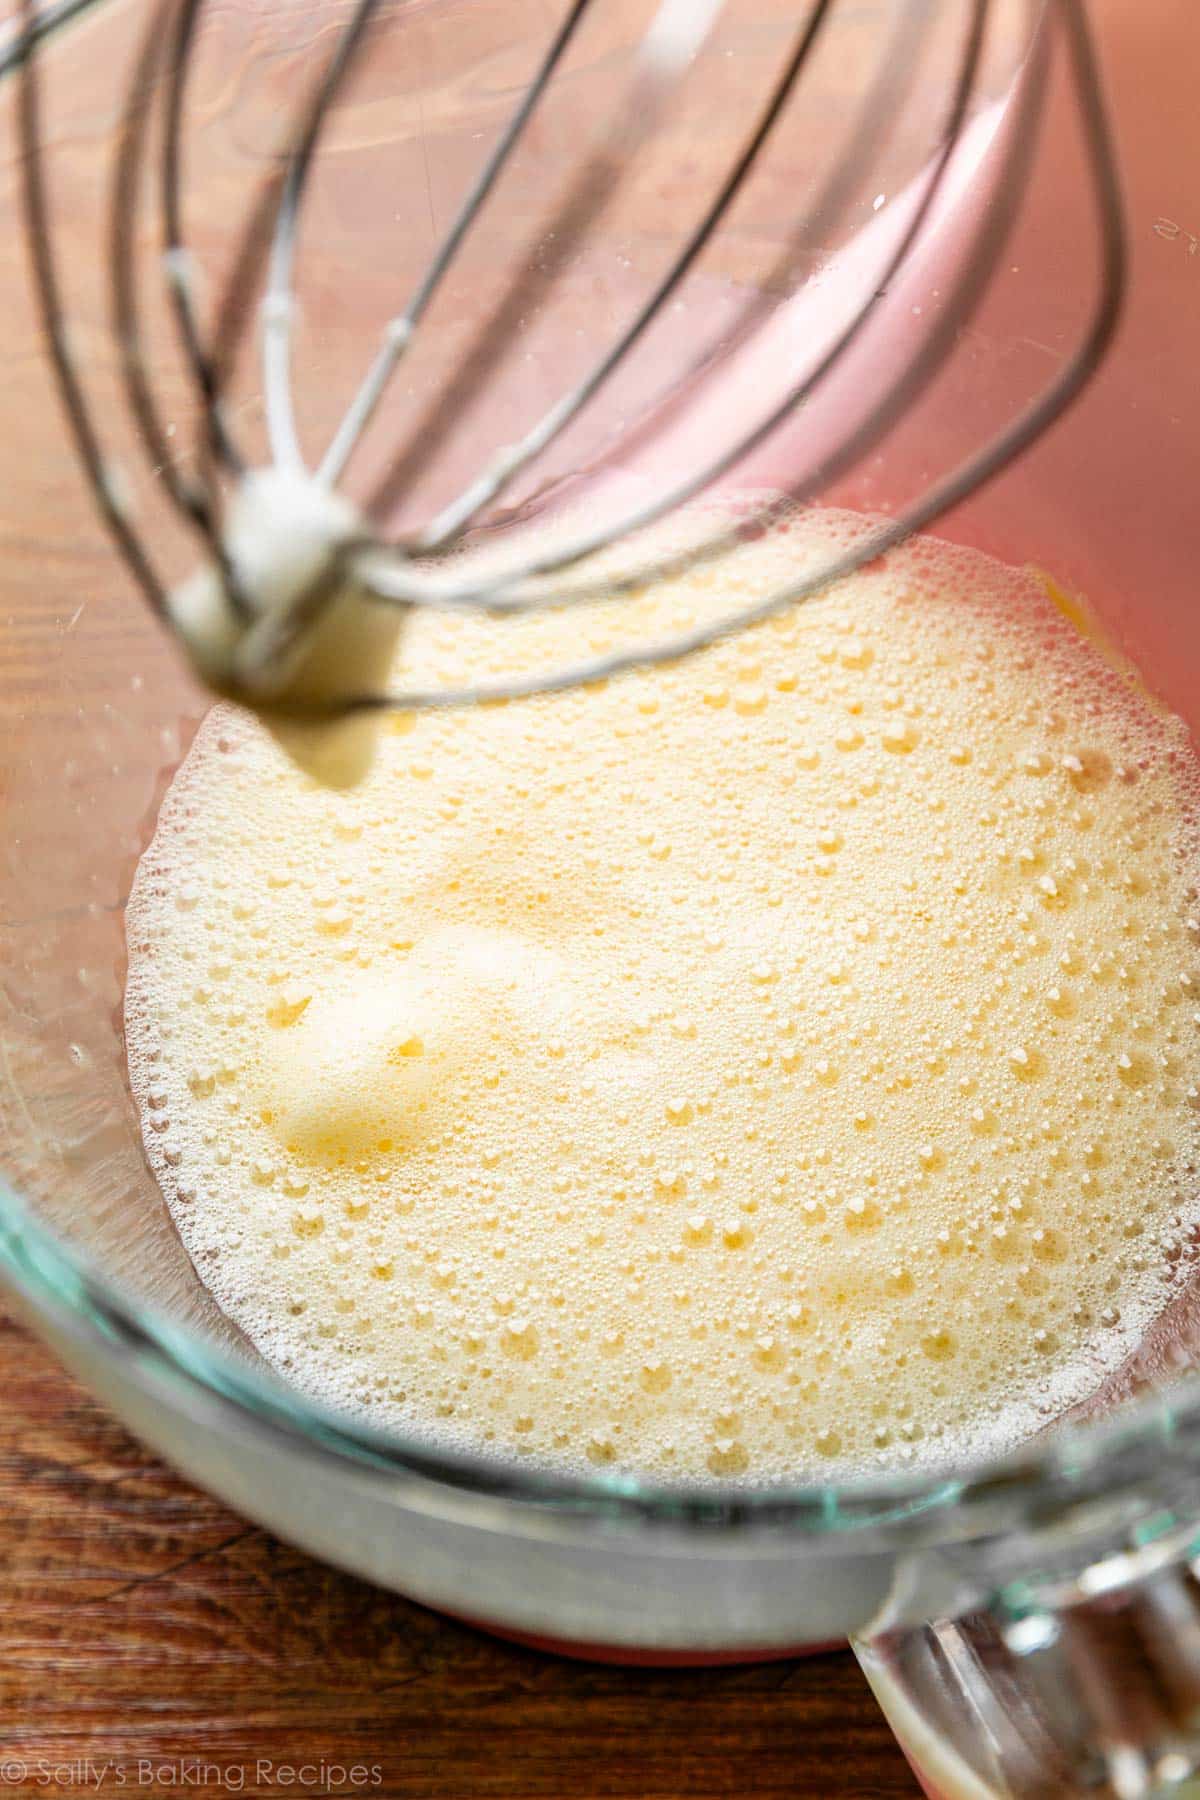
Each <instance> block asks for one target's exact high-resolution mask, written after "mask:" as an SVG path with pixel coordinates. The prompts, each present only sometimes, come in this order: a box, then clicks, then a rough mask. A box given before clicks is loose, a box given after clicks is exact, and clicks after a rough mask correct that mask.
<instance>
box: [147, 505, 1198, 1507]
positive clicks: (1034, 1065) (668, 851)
mask: <svg viewBox="0 0 1200 1800" xmlns="http://www.w3.org/2000/svg"><path fill="white" fill-rule="evenodd" d="M862 529H863V526H862V523H861V521H856V520H854V519H852V518H850V517H848V516H845V515H832V514H821V513H809V514H801V515H798V516H796V517H794V518H791V519H786V520H784V521H782V522H781V523H779V524H778V525H777V526H776V527H775V528H774V529H773V530H772V531H771V532H769V533H768V534H767V535H765V536H760V537H757V538H754V539H752V540H751V541H747V542H745V543H744V544H742V545H741V546H740V547H739V548H738V550H737V552H736V554H735V555H733V556H732V557H730V558H728V559H726V560H725V561H724V562H723V563H722V564H720V565H719V566H714V567H708V568H701V569H698V570H696V571H694V572H693V573H692V574H691V575H690V576H686V577H682V578H680V579H679V580H678V581H676V582H675V583H673V584H672V585H670V586H669V587H667V588H657V589H655V590H653V591H651V592H649V593H647V594H645V595H643V596H642V597H641V598H640V599H636V600H635V601H634V602H633V606H634V619H633V623H634V626H635V627H637V628H641V627H642V626H644V627H645V629H646V630H647V632H648V633H651V634H652V633H654V632H657V631H658V630H659V629H660V628H661V627H663V626H675V625H678V624H682V623H687V622H689V621H694V620H695V619H696V618H697V617H703V616H705V614H706V611H708V610H711V609H712V608H714V607H718V606H719V607H722V608H725V607H728V606H729V605H730V604H731V603H733V604H739V603H741V602H744V601H745V600H747V599H750V598H753V597H754V596H757V595H760V594H765V593H767V592H769V591H771V590H772V589H773V588H774V587H776V586H777V585H779V584H780V583H781V582H784V581H787V580H789V579H793V578H794V577H795V574H796V572H797V571H798V570H799V569H802V568H804V567H806V566H812V565H814V564H815V563H816V561H817V560H818V559H819V558H820V557H822V556H825V555H828V554H829V553H830V551H831V550H834V549H836V548H838V547H839V546H844V545H845V544H846V543H848V542H850V541H852V540H853V538H854V536H855V534H856V533H858V532H860V531H861V530H862ZM597 616H598V615H597ZM627 625H628V619H627V620H626V626H627ZM592 628H593V627H592V626H588V627H587V629H589V630H590V629H592ZM594 628H595V629H596V630H599V631H608V630H611V629H616V626H615V625H610V624H609V623H607V622H606V623H598V624H596V625H595V627H594ZM623 628H625V627H623ZM580 629H581V628H580V626H579V625H578V624H577V623H576V621H575V620H574V619H573V617H572V616H571V615H569V614H567V615H557V616H551V617H547V618H539V619H536V620H532V621H526V622H524V623H523V624H522V625H521V626H520V628H519V629H518V630H517V631H516V633H515V634H514V635H506V634H505V632H504V631H502V630H500V629H499V628H496V627H492V626H487V625H484V624H482V623H479V624H476V623H468V624H466V625H463V624H461V623H458V622H453V621H446V620H444V619H439V618H436V617H428V616H421V617H418V618H416V619H415V620H414V622H413V629H412V632H411V633H410V634H409V636H408V639H407V642H406V644H405V648H404V657H405V665H406V666H405V675H406V678H409V677H415V678H420V679H423V680H429V679H436V678H442V677H443V676H445V677H447V678H448V677H449V675H450V674H451V673H453V674H454V675H457V676H461V675H462V674H463V673H466V674H468V675H473V676H478V675H481V674H486V673H494V672H496V671H501V672H505V671H507V670H509V669H510V668H512V667H513V666H516V665H517V664H518V663H519V661H520V659H521V658H522V657H525V656H527V655H534V656H543V655H544V656H545V657H546V658H550V657H552V656H554V655H558V656H560V657H562V656H564V655H565V656H567V657H574V656H575V655H577V654H578V649H579V634H580ZM1198 801H1200V781H1198V778H1197V766H1196V763H1195V761H1194V758H1193V755H1192V752H1191V750H1190V748H1189V745H1188V743H1187V740H1186V737H1185V733H1184V731H1183V728H1182V726H1181V725H1180V724H1179V722H1178V721H1176V720H1174V719H1172V718H1169V717H1166V716H1164V715H1163V714H1162V713H1161V711H1160V710H1158V709H1157V708H1156V707H1155V706H1154V705H1153V704H1152V703H1151V702H1150V701H1149V699H1148V698H1147V697H1146V696H1145V695H1144V693H1143V692H1142V691H1141V690H1140V688H1139V687H1138V686H1137V685H1136V684H1135V683H1134V682H1133V681H1131V680H1130V679H1129V677H1128V676H1127V675H1126V674H1124V673H1122V672H1121V671H1120V670H1119V669H1117V668H1115V667H1114V666H1113V665H1112V663H1111V662H1110V661H1106V660H1105V659H1104V658H1103V657H1102V656H1101V655H1100V654H1099V653H1098V651H1097V650H1096V649H1095V648H1094V647H1093V646H1092V645H1091V644H1089V643H1088V642H1087V641H1086V640H1085V639H1084V638H1083V637H1082V636H1080V634H1079V633H1078V632H1077V630H1076V629H1075V628H1074V627H1073V626H1072V625H1071V624H1069V623H1068V622H1067V621H1066V619H1065V618H1064V617H1063V615H1062V613H1061V612H1060V611H1059V610H1058V609H1057V608H1056V607H1055V605H1054V604H1053V603H1052V601H1051V599H1050V598H1049V597H1048V593H1047V589H1046V586H1045V584H1044V583H1043V582H1041V581H1040V580H1039V579H1038V578H1036V577H1035V576H1034V575H1032V574H1030V573H1028V572H1019V571H1015V570H1012V569H1007V568H1003V567H1001V566H1000V565H998V564H997V563H995V562H992V561H989V560H987V559H985V558H983V557H981V556H978V555H976V554H974V553H971V552H967V551H965V550H960V549H955V548H952V547H950V546H948V545H943V544H939V543H937V542H935V541H932V540H928V539H926V540H918V541H915V542H913V543H911V544H910V545H908V546H907V547H906V548H905V549H903V550H902V551H900V552H897V553H894V554H893V555H892V556H891V557H890V558H889V559H888V561H887V562H886V564H884V565H882V566H880V565H876V566H873V567H872V568H871V569H870V570H868V571H867V572H865V573H862V574H859V575H858V576H856V577H854V578H852V579H851V580H849V581H846V582H844V583H843V584H841V585H840V586H839V587H838V588H837V589H836V590H835V591H834V592H832V593H829V594H827V595H825V596H823V597H821V598H820V599H818V600H815V601H813V602H811V603H810V604H808V605H807V606H804V607H801V608H798V609H796V610H795V611H793V612H791V613H788V614H786V615H785V616H783V617H781V618H779V619H776V620H775V621H773V622H772V623H770V624H768V625H766V626H763V627H761V628H759V629H756V630H754V631H753V632H749V633H746V634H744V635H742V636H740V637H738V638H736V639H734V640H731V641H729V642H727V643H724V644H721V645H719V646H717V647H716V648H714V649H713V650H711V651H708V652H705V653H704V654H702V655H700V656H697V657H696V658H694V659H692V660H689V661H687V662H684V663H681V664H679V665H678V666H676V667H672V668H667V669H664V670H661V671H658V672H656V673H652V674H644V675H637V676H634V677H632V678H629V679H626V680H622V681H619V682H613V683H610V684H608V685H607V686H603V687H598V688H592V689H588V690H586V691H583V692H574V693H567V694H563V695H559V696H555V697H548V698H543V699H539V700H536V701H533V702H529V703H522V704H519V705H508V706H501V707H489V708H485V709H483V710H478V711H474V712H468V713H463V714H448V715H445V716H434V715H427V716H421V717H415V718H414V717H400V718H396V719H394V720H392V721H391V723H390V725H389V727H388V729H387V730H386V732H385V735H384V738H383V742H382V745H381V748H380V753H379V757H378V761H377V764H376V767H375V768H374V770H373V771H372V773H371V774H370V776H369V777H368V779H367V780H366V781H365V782H364V783H363V784H362V785H361V787H359V788H357V789H356V790H354V791H353V792H350V793H346V794H331V793H329V792H325V791H322V790H320V789H319V788H318V787H317V786H316V785H315V784H314V783H312V782H309V781H306V780H305V779H304V777H303V776H301V775H299V774H298V773H297V772H296V771H295V770H294V769H293V768H292V767H290V766H289V765H288V763H287V762H286V760H285V759H284V757H283V756H282V754H281V753H280V752H279V750H278V749H277V747H276V746H275V745H274V744H273V743H272V742H271V740H270V739H269V738H268V736H267V735H266V734H265V732H263V731H262V730H261V729H259V728H258V727H256V726H255V725H254V724H253V723H252V722H249V721H247V720H246V719H245V718H244V717H242V716H240V715H238V714H236V713H234V711H233V710H232V709H230V708H227V707H218V708H217V710H216V711H215V712H214V713H213V714H212V715H211V716H210V718H209V719H208V721H207V722H206V724H205V725H204V727H203V728H202V730H201V732H200V733H199V735H198V737H197V739H196V742H195V745H194V747H193V749H192V751H191V754H190V756H189V757H188V760H187V762H186V763H185V764H184V766H183V768H182V769H181V770H180V772H179V774H178V776H177V778H176V780H175V782H174V784H173V786H172V788H171V790H170V792H169V793H168V795H167V798H166V801H165V804H164V806H163V809H162V813H161V816H160V819H159V824H158V830H157V833H156V835H155V838H154V841H153V843H152V845H151V846H150V848H149V850H148V851H147V853H146V855H145V857H144V859H143V861H142V864H141V867H140V869H139V872H138V877H137V881H136V884H135V890H134V894H133V898H132V901H131V904H130V908H129V914H128V935H129V983H128V992H127V1002H126V1032H127V1041H128V1045H129V1059H130V1070H131V1076H132V1082H133V1088H134V1093H135V1096H136V1099H137V1103H138V1106H139V1108H140V1111H141V1116H142V1121H143V1126H144V1134H145V1141H146V1145H147V1150H148V1154H149V1157H150V1160H151V1163H152V1166H153V1168H154V1171H155V1174H156V1176H157V1177H158V1179H159V1181H160V1183H161V1185H162V1188H163V1191H164V1193H165V1195H166V1197H167V1200H168V1202H169V1204H170V1207H171V1210H172V1213H173V1215H174V1217H175V1219H176V1221H177V1223H178V1226H179V1229H180V1232H181V1234H182V1236H183V1239H184V1242H185V1243H186V1245H187V1247H188V1249H189V1250H190V1251H191V1253H192V1255H193V1257H194V1258H195V1260H196V1263H197V1267H198V1269H199V1271H200V1274H201V1276H202V1277H203V1279H204V1280H205V1282H206V1283H207V1285H208V1286H209V1287H210V1289H211V1290H212V1292H213V1293H214V1295H215V1296H216V1298H217V1299H218V1300H219V1302H220V1303H221V1305H222V1306H223V1307H224V1308H225V1309H226V1311H227V1312H228V1313H229V1314H230V1316H231V1317H232V1318H233V1319H235V1320H236V1322H237V1323H238V1324H239V1325H240V1326H241V1327H242V1328H243V1329H244V1330H245V1331H246V1332H247V1333H248V1334H249V1335H250V1337H251V1338H252V1339H253V1340H254V1342H255V1343H256V1344H257V1345H258V1346H259V1348H260V1349H261V1351H262V1352H263V1354H264V1355H265V1356H266V1357H267V1358H268V1359H269V1360H270V1361H271V1362H272V1363H273V1364H274V1365H275V1366H276V1367H277V1368H278V1369H280V1371H281V1372H282V1373H283V1374H284V1375H285V1376H287V1377H288V1378H289V1379H290V1380H291V1381H293V1382H294V1383H296V1384H297V1385H298V1386H299V1387H301V1388H303V1389H304V1390H305V1391H307V1392H310V1393H312V1394H314V1395H317V1396H319V1397H320V1398H322V1399H324V1400H326V1401H329V1402H333V1403H335V1404H337V1405H340V1406H345V1407H348V1408H351V1409H353V1410H354V1411H356V1412H359V1413H361V1414H362V1415H363V1416H365V1417H368V1418H370V1419H372V1420H374V1421H375V1422H377V1423H379V1424H383V1425H387V1426H390V1427H394V1428H402V1429H406V1430H408V1431H411V1432H415V1433H417V1434H418V1435H421V1436H423V1437H425V1438H426V1439H432V1440H433V1441H440V1442H445V1443H453V1444H458V1445H466V1446H470V1447H475V1448H479V1447H482V1448H485V1449H487V1448H492V1449H496V1450H502V1451H503V1452H504V1453H506V1454H517V1453H519V1454H524V1455H527V1456H528V1457H530V1458H531V1459H533V1460H536V1461H537V1462H539V1463H541V1464H545V1465H548V1466H553V1467H566V1468H575V1469H591V1468H595V1467H598V1466H599V1467H610V1468H628V1469H635V1470H644V1471H647V1472H650V1473H653V1474H655V1475H658V1476H663V1477H667V1478H678V1479H684V1478H700V1479H704V1478H708V1477H719V1478H721V1479H723V1480H743V1481H746V1482H770V1481H774V1480H780V1479H784V1478H796V1477H798V1476H811V1475H814V1474H817V1475H821V1476H828V1475H830V1474H835V1473H840V1472H844V1471H846V1470H858V1469H873V1468H879V1467H881V1466H882V1467H890V1466H893V1465H900V1464H911V1463H914V1462H924V1463H931V1464H932V1463H942V1462H946V1461H949V1460H951V1459H958V1458H965V1457H968V1456H973V1455H976V1454H980V1453H982V1452H985V1451H991V1450H995V1449H999V1448H1002V1447H1004V1446H1007V1445H1009V1444H1011V1443H1013V1442H1014V1441H1016V1440H1017V1439H1019V1438H1020V1437H1021V1436H1023V1435H1025V1434H1027V1433H1029V1432H1030V1431H1032V1430H1034V1429H1035V1428H1037V1427H1038V1426H1039V1425H1040V1424H1042V1423H1043V1422H1044V1421H1045V1420H1046V1419H1047V1418H1049V1417H1052V1416H1054V1415H1055V1414H1056V1413H1058V1412H1059V1411H1061V1410H1062V1409H1064V1408H1065V1407H1067V1406H1069V1405H1071V1404H1073V1403H1075V1402H1077V1401H1079V1400H1080V1399H1082V1398H1083V1397H1085V1396H1086V1395H1088V1394H1089V1393H1091V1392H1093V1391H1094V1390H1095V1388H1096V1387H1097V1385H1098V1384H1099V1383H1100V1382H1101V1381H1102V1380H1103V1378H1104V1377H1105V1376H1106V1374H1107V1373H1108V1372H1109V1371H1111V1370H1112V1369H1113V1368H1115V1367H1116V1366H1117V1365H1119V1364H1120V1362H1121V1361H1122V1359H1123V1358H1124V1357H1125V1356H1126V1355H1127V1354H1128V1352H1129V1350H1130V1348H1131V1346H1132V1345H1133V1344H1135V1343H1136V1342H1137V1341H1138V1339H1139V1338H1140V1336H1141V1334H1142V1332H1143V1331H1144V1329H1145V1327H1146V1326H1147V1324H1148V1323H1149V1322H1150V1321H1151V1320H1152V1319H1153V1318H1154V1317H1155V1316H1156V1315H1157V1314H1158V1312H1159V1311H1160V1309H1161V1306H1162V1304H1163V1300H1164V1297H1165V1295H1166V1293H1167V1292H1168V1287H1167V1282H1168V1279H1169V1277H1170V1276H1171V1274H1172V1271H1177V1269H1178V1267H1179V1261H1180V1258H1181V1256H1186V1255H1187V1253H1188V1252H1187V1244H1188V1242H1189V1232H1190V1228H1191V1226H1192V1224H1193V1222H1194V1219H1195V1214H1196V1207H1195V1194H1194V1184H1195V1168H1196V1163H1197V1156H1198V1153H1200V1113H1198V1112H1197V1110H1196V1108H1197V1098H1198V1093H1200V1022H1198V1021H1200V1010H1198V1009H1200V999H1198V993H1200V987H1198V984H1200V966H1198V959H1197V953H1196V945H1197V942H1198V939H1200V911H1198V909H1197V907H1196V904H1195V899H1194V887H1193V882H1194V877H1195V870H1196V864H1197V859H1196V847H1195V844H1194V841H1193V838H1192V836H1191V835H1190V828H1189V825H1188V819H1189V815H1190V816H1191V817H1192V818H1193V819H1194V818H1195V816H1196V814H1197V803H1198Z"/></svg>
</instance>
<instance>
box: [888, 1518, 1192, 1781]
mask: <svg viewBox="0 0 1200 1800" xmlns="http://www.w3.org/2000/svg"><path fill="white" fill-rule="evenodd" d="M1152 1533H1153V1534H1152V1535H1150V1534H1147V1533H1146V1532H1143V1533H1140V1534H1139V1538H1140V1541H1138V1542H1135V1543H1133V1544H1132V1545H1127V1546H1126V1547H1124V1548H1122V1549H1120V1550H1118V1551H1115V1552H1112V1553H1109V1554H1106V1555H1105V1556H1103V1557H1102V1558H1101V1559H1100V1560H1098V1561H1095V1562H1092V1563H1090V1564H1089V1565H1088V1566H1086V1567H1084V1568H1083V1569H1081V1570H1076V1571H1074V1572H1072V1573H1069V1574H1067V1575H1063V1574H1062V1573H1059V1572H1056V1573H1053V1574H1047V1575H1038V1576H1035V1577H1029V1576H1025V1577H1022V1578H1021V1579H1019V1580H1008V1581H1006V1582H1004V1583H1003V1585H1001V1586H1000V1587H998V1588H996V1589H995V1590H994V1591H993V1593H992V1594H991V1596H990V1597H989V1598H988V1599H986V1600H984V1601H982V1602H978V1603H972V1604H970V1605H969V1606H968V1608H967V1609H966V1610H964V1611H962V1612H960V1613H957V1614H955V1615H954V1616H947V1617H941V1618H936V1619H934V1620H932V1621H929V1622H925V1623H908V1622H907V1621H906V1620H905V1619H904V1617H903V1614H904V1613H905V1611H906V1610H907V1608H906V1607H905V1606H903V1605H899V1606H897V1605H896V1604H895V1603H894V1600H893V1602H892V1603H890V1604H889V1612H890V1615H891V1616H890V1617H886V1616H885V1617H882V1618H881V1619H880V1620H878V1621H877V1622H876V1625H875V1626H873V1627H872V1628H871V1629H870V1630H869V1632H868V1634H867V1635H865V1636H863V1637H860V1638H858V1639H856V1640H855V1641H854V1649H855V1653H856V1655H857V1656H858V1659H859V1662H860V1663H861V1665H862V1668H863V1670H864V1673H865V1674H866V1677H867V1680H868V1681H869V1682H870V1684H871V1687H872V1688H873V1690H874V1692H875V1695H876V1697H877V1699H878V1700H879V1703H880V1705H881V1706H882V1708H883V1711H884V1713H885V1715H886V1716H887V1719H888V1722H889V1724H890V1725H891V1726H892V1729H893V1730H894V1731H895V1733H896V1737H897V1738H898V1740H899V1742H900V1746H901V1748H902V1749H903V1750H904V1752H905V1754H906V1756H907V1757H908V1759H909V1761H910V1762H911V1764H912V1766H913V1769H914V1771H915V1772H916V1775H917V1778H918V1780H919V1781H920V1782H921V1784H922V1786H923V1788H924V1790H925V1792H926V1793H927V1794H928V1795H929V1796H930V1797H931V1800H1074V1797H1075V1796H1080V1797H1083V1796H1086V1797H1087V1800H1159V1797H1160V1796H1161V1797H1163V1800H1165V1797H1166V1796H1168V1795H1169V1796H1172V1800H1184V1796H1187V1795H1191V1796H1198V1795H1200V1579H1198V1576H1200V1523H1197V1522H1196V1521H1195V1520H1194V1519H1193V1520H1190V1521H1189V1522H1188V1523H1187V1524H1186V1525H1181V1524H1180V1523H1179V1522H1178V1521H1177V1519H1175V1518H1170V1519H1168V1520H1167V1521H1166V1522H1165V1523H1163V1522H1162V1521H1161V1518H1160V1521H1159V1523H1158V1525H1157V1526H1156V1527H1154V1528H1152ZM902 1586H904V1587H905V1588H906V1589H907V1592H908V1593H909V1594H911V1595H912V1596H913V1597H914V1598H915V1597H916V1595H917V1594H919V1593H920V1591H921V1586H922V1582H921V1580H920V1579H917V1580H916V1581H915V1582H914V1581H912V1580H909V1581H908V1582H907V1583H903V1584H902ZM898 1591H899V1590H898V1588H896V1587H894V1588H893V1597H894V1596H895V1595H896V1594H897V1592H898Z"/></svg>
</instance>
